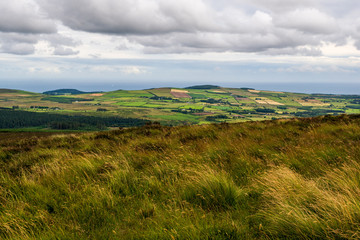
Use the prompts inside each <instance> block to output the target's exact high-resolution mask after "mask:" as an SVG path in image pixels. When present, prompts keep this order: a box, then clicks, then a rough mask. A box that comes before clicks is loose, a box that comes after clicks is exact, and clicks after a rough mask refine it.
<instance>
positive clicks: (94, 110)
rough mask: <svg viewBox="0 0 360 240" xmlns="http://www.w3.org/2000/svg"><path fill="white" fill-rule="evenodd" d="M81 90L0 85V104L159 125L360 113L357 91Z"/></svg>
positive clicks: (208, 88)
mask: <svg viewBox="0 0 360 240" xmlns="http://www.w3.org/2000/svg"><path fill="white" fill-rule="evenodd" d="M76 91H77V90H76ZM76 91H75V90H72V92H73V93H76ZM69 93H70V92H69ZM81 93H82V94H71V95H51V96H50V95H44V94H31V93H28V92H22V91H18V90H6V89H5V90H1V89H0V108H7V109H13V110H15V111H31V112H38V113H56V114H64V115H83V116H96V117H99V116H105V117H108V116H115V117H121V118H138V119H145V120H151V121H158V122H161V123H162V124H163V125H184V124H204V123H216V122H218V123H219V122H225V121H226V122H229V123H234V122H244V121H258V120H268V119H279V118H293V117H311V116H320V115H339V114H344V113H346V114H360V95H330V94H302V93H287V92H274V91H261V90H255V89H251V88H222V87H218V86H212V85H201V86H193V87H189V88H184V89H182V88H170V87H169V88H153V89H146V90H136V91H127V90H118V91H112V92H101V93H84V92H81Z"/></svg>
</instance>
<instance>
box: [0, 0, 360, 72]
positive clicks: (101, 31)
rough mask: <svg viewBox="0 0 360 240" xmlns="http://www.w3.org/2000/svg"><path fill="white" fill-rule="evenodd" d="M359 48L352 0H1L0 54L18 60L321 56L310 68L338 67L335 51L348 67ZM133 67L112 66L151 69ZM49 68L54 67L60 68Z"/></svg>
mask: <svg viewBox="0 0 360 240" xmlns="http://www.w3.org/2000/svg"><path fill="white" fill-rule="evenodd" d="M359 50H360V1H356V0H226V1H216V0H181V1H179V0H56V1H54V0H16V1H9V0H0V57H1V56H18V57H19V60H20V61H21V59H24V57H26V56H24V55H28V57H36V58H44V59H50V58H56V57H59V58H68V59H73V58H74V57H77V58H79V59H95V58H96V59H100V60H101V59H118V58H119V59H120V58H121V59H169V58H176V59H184V60H185V59H197V60H200V61H201V60H202V61H205V60H206V61H207V60H213V61H217V60H226V59H231V61H244V59H246V58H247V59H251V61H253V62H265V61H266V63H267V64H269V63H274V64H283V63H284V62H294V64H295V63H298V64H300V63H301V62H303V61H311V62H312V64H314V65H323V64H324V62H326V63H327V64H329V66H328V67H327V68H326V67H325V68H324V67H323V66H321V67H320V66H319V67H318V68H316V66H315V67H314V69H338V67H339V66H332V65H336V64H339V61H340V60H339V57H341V61H342V62H341V65H342V66H341V67H344V66H346V64H348V66H349V67H353V66H352V65H351V64H352V62H353V61H349V59H354V58H356V59H357V60H358V58H359V57H360V51H359ZM254 55H255V57H254ZM256 56H258V57H256ZM284 56H285V58H283V57H284ZM279 57H281V59H282V60H281V63H280V62H279ZM301 57H303V58H306V59H301ZM299 59H301V60H299ZM325 60H326V61H325ZM249 61H250V60H249ZM330 65H331V66H330ZM350 65H351V66H350ZM132 66H133V65H131V67H129V66H128V65H124V66H123V67H121V66H120V67H119V68H118V69H121V70H119V71H120V72H122V73H125V72H126V73H133V74H137V75H146V74H151V72H150V71H144V70H143V69H142V68H140V67H135V68H133V67H132ZM134 66H137V65H136V64H134ZM55 67H56V66H55ZM14 69H15V68H14ZM34 69H35V68H34ZM49 69H59V71H53V72H54V73H57V74H60V73H61V69H62V67H59V68H49ZM139 69H141V70H139ZM279 69H282V67H281V66H279ZM288 69H293V68H288ZM294 69H296V68H294ZM0 70H1V69H0ZM306 70H307V69H306V68H305V71H306ZM33 72H35V73H36V72H41V71H33ZM47 72H49V71H47ZM309 72H313V71H310V70H309ZM344 72H346V71H344ZM350 72H353V71H350Z"/></svg>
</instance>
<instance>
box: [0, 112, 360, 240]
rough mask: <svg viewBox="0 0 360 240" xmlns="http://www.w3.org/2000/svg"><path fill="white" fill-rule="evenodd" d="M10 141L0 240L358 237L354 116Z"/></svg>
mask: <svg viewBox="0 0 360 240" xmlns="http://www.w3.org/2000/svg"><path fill="white" fill-rule="evenodd" d="M6 134H7V135H4V134H0V138H2V141H0V238H1V239H359V238H360V228H359V226H360V116H359V115H341V116H336V117H335V116H323V117H316V118H304V119H291V120H272V121H262V122H246V123H236V124H227V123H222V124H208V125H200V126H199V125H197V126H180V127H165V126H160V125H158V124H152V125H147V126H144V127H138V128H129V129H118V130H113V131H105V132H97V133H72V134H66V135H65V134H63V135H59V134H56V135H54V134H51V135H48V136H46V135H44V134H42V135H36V134H34V133H31V135H30V134H29V135H28V136H27V135H26V134H25V135H24V136H22V137H18V138H16V141H15V140H11V139H12V136H11V133H6ZM13 134H17V133H13ZM14 136H15V135H14Z"/></svg>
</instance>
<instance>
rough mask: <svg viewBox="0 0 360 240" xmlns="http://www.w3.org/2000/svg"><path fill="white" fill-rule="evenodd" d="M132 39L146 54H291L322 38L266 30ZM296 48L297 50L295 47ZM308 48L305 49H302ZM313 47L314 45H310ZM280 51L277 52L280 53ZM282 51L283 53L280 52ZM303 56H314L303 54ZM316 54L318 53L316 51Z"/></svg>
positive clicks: (293, 31) (298, 33) (317, 42)
mask: <svg viewBox="0 0 360 240" xmlns="http://www.w3.org/2000/svg"><path fill="white" fill-rule="evenodd" d="M129 39H130V40H131V41H134V42H137V43H139V44H141V45H143V46H144V51H145V52H146V53H151V54H156V53H181V52H224V51H229V52H257V53H261V52H263V53H264V52H265V53H266V52H267V51H268V50H269V51H270V50H271V49H272V50H271V52H272V53H275V51H274V49H281V50H283V49H295V50H293V51H288V53H289V54H290V53H291V54H299V53H300V51H299V49H301V48H300V47H301V46H306V45H308V44H310V45H315V46H316V45H320V43H321V39H320V38H316V37H313V36H309V35H306V34H304V33H302V32H299V31H296V30H291V31H288V30H283V29H282V30H281V29H280V30H276V29H273V30H272V31H270V32H269V33H264V34H258V33H244V34H239V33H233V34H231V33H197V34H192V33H172V34H165V35H161V36H156V35H155V36H132V37H129ZM296 49H297V50H296ZM302 49H307V48H302ZM313 49H315V48H313ZM279 54H280V52H279ZM281 54H285V52H284V51H283V52H282V53H281ZM303 55H315V52H313V54H310V53H305V52H304V51H303ZM316 55H318V53H316Z"/></svg>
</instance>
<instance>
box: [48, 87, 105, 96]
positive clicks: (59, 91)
mask: <svg viewBox="0 0 360 240" xmlns="http://www.w3.org/2000/svg"><path fill="white" fill-rule="evenodd" d="M99 92H100V91H95V92H83V91H80V90H77V89H65V88H64V89H56V90H51V91H46V92H43V94H46V95H77V94H88V93H99Z"/></svg>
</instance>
